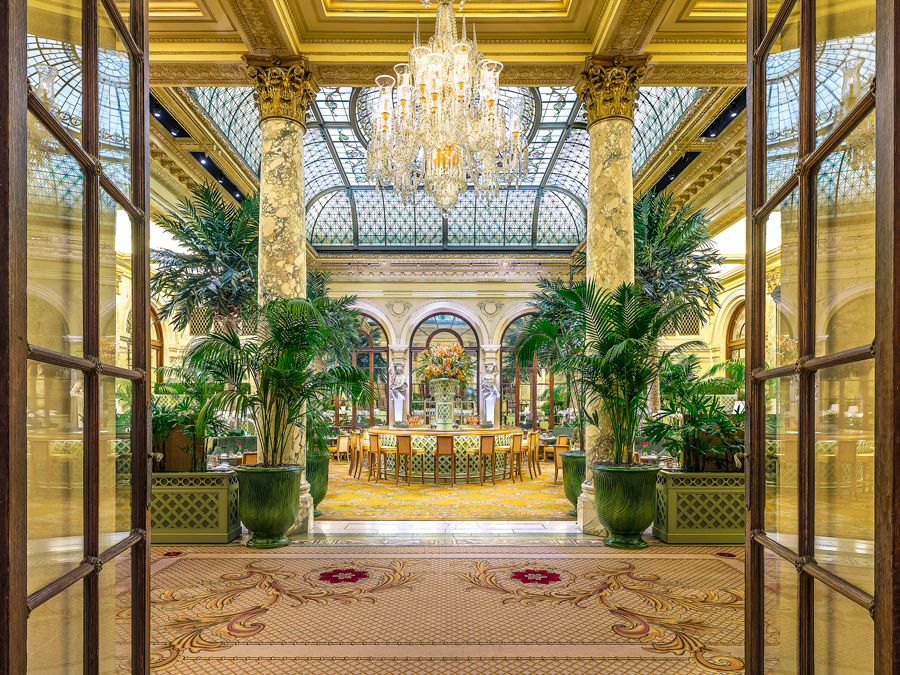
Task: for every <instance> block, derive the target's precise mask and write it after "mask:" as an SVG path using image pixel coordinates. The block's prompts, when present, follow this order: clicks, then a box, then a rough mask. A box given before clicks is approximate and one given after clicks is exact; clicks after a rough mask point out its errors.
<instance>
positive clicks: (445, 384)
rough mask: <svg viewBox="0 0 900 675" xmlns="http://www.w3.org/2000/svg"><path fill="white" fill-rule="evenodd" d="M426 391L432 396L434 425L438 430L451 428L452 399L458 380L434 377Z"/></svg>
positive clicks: (457, 387)
mask: <svg viewBox="0 0 900 675" xmlns="http://www.w3.org/2000/svg"><path fill="white" fill-rule="evenodd" d="M428 389H429V390H430V391H431V395H432V396H434V425H435V427H437V429H438V430H442V431H449V430H450V429H452V428H453V399H454V398H455V396H456V392H457V390H458V389H459V380H452V379H450V378H449V377H436V378H435V379H433V380H429V381H428Z"/></svg>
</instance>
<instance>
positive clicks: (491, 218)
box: [474, 193, 506, 246]
mask: <svg viewBox="0 0 900 675" xmlns="http://www.w3.org/2000/svg"><path fill="white" fill-rule="evenodd" d="M474 211H475V244H476V245H477V246H502V245H503V223H504V219H505V216H506V195H505V194H503V193H501V194H500V196H499V197H498V198H497V199H492V200H491V201H490V203H481V204H478V205H476V206H475V209H474Z"/></svg>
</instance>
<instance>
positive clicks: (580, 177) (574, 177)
mask: <svg viewBox="0 0 900 675" xmlns="http://www.w3.org/2000/svg"><path fill="white" fill-rule="evenodd" d="M568 134H569V137H568V138H567V139H566V141H565V143H564V144H563V147H562V149H561V150H560V151H559V157H557V159H556V163H555V164H554V165H553V168H552V169H551V171H550V178H549V180H548V181H547V183H548V185H556V186H559V187H562V188H565V189H566V190H568V191H569V192H571V193H573V194H574V195H575V196H576V197H578V199H580V200H581V202H582V203H583V204H585V205H587V202H588V174H589V170H590V160H591V137H590V136H589V135H588V132H587V130H585V129H574V128H573V129H569V130H568Z"/></svg>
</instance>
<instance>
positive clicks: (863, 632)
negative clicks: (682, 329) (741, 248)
mask: <svg viewBox="0 0 900 675" xmlns="http://www.w3.org/2000/svg"><path fill="white" fill-rule="evenodd" d="M896 6H897V3H896V1H895V0H891V1H884V0H860V1H858V2H846V1H844V2H837V1H832V0H786V1H785V2H784V3H782V4H781V5H780V6H776V3H771V2H766V1H765V0H751V2H749V4H748V40H747V45H748V58H747V69H748V80H749V82H748V86H749V88H748V92H749V96H748V101H749V104H748V117H747V127H748V129H747V142H748V148H749V152H748V163H747V222H748V223H749V227H748V228H747V233H748V235H747V236H748V240H747V251H748V263H747V287H746V294H747V316H748V326H749V337H748V339H747V344H746V346H747V365H748V367H747V382H746V385H747V393H748V408H747V410H748V413H747V434H746V444H747V450H746V453H747V457H748V481H747V492H746V497H747V510H748V518H747V621H746V661H747V673H748V674H751V673H752V674H759V673H771V674H782V673H785V674H787V673H802V674H803V675H806V674H811V673H827V674H829V675H832V674H833V675H851V674H854V675H855V674H857V673H858V674H859V675H864V674H867V673H879V674H881V673H898V672H900V658H898V657H900V655H898V654H897V649H898V647H897V644H896V640H897V635H898V633H897V632H896V629H897V624H898V611H897V606H896V605H895V600H894V597H895V595H896V593H897V588H896V586H897V582H898V580H900V577H898V572H897V571H896V570H895V567H896V566H897V563H898V562H900V560H898V559H897V550H898V549H897V542H898V534H897V533H898V521H897V515H898V513H900V510H898V507H897V499H898V495H897V494H896V492H897V491H895V490H894V484H895V483H896V482H897V476H898V475H900V473H898V469H900V467H898V466H897V461H898V460H897V459H896V458H897V457H900V455H898V450H900V448H898V445H900V439H898V438H896V437H895V420H896V419H897V415H898V413H900V391H898V387H897V382H900V379H898V373H897V361H896V360H895V359H894V358H893V352H894V349H895V346H896V345H897V344H898V340H900V315H898V309H900V307H898V305H900V299H898V298H897V297H896V294H895V286H894V279H895V278H896V273H897V271H900V270H898V268H900V256H898V255H897V253H898V248H897V245H898V243H897V242H895V234H894V233H895V230H896V228H897V225H898V222H900V221H898V212H897V209H898V205H900V202H898V201H897V192H898V189H900V186H898V184H897V179H898V176H897V175H896V166H897V161H898V157H897V148H898V147H900V145H898V138H897V130H898V129H900V127H898V126H897V124H896V120H897V116H898V113H897V110H896V108H897V105H896V101H897V93H898V92H897V85H896V82H895V74H896V60H897V46H896V40H897V23H896V22H897V20H898V16H897V14H896ZM876 18H877V22H876ZM876 23H877V26H876ZM876 28H877V30H876ZM876 71H877V83H878V86H877V89H876V87H875V81H876V78H875V75H876ZM876 146H877V149H878V152H877V157H876Z"/></svg>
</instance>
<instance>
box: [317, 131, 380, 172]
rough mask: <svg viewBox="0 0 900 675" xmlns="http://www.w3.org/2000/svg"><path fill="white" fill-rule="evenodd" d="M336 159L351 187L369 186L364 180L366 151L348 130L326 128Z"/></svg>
mask: <svg viewBox="0 0 900 675" xmlns="http://www.w3.org/2000/svg"><path fill="white" fill-rule="evenodd" d="M328 135H329V137H330V138H331V142H332V143H333V144H334V149H335V151H336V152H337V155H338V159H339V160H340V162H341V165H342V166H343V167H344V173H345V174H347V180H348V181H350V184H351V185H371V183H370V182H369V180H368V179H367V178H366V149H365V148H364V147H363V144H362V143H360V142H359V140H358V139H357V138H356V135H355V134H354V133H353V131H352V130H351V129H348V128H335V127H328Z"/></svg>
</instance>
